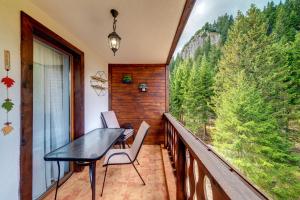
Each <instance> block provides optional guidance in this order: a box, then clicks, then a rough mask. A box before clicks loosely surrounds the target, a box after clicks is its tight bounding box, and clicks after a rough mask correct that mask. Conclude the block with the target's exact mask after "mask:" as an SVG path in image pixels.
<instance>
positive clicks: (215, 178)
mask: <svg viewBox="0 0 300 200" xmlns="http://www.w3.org/2000/svg"><path fill="white" fill-rule="evenodd" d="M164 130H165V132H164V134H165V137H164V138H165V140H164V142H165V144H164V145H143V146H142V149H141V152H140V155H139V157H138V160H139V163H140V165H137V168H138V170H139V171H140V173H141V175H142V176H143V177H144V180H145V182H146V185H145V186H144V185H142V184H141V182H140V179H139V177H138V176H137V174H136V173H135V171H134V169H133V168H132V166H130V165H122V166H112V167H110V168H109V171H108V176H107V182H106V187H105V190H104V194H103V196H102V198H100V193H101V187H100V186H101V185H102V181H103V176H104V169H105V168H104V167H102V163H103V160H100V161H98V164H97V166H98V167H97V173H96V174H97V179H96V181H97V183H96V184H97V190H96V191H97V192H96V196H97V198H99V199H145V200H146V199H208V200H213V199H238V200H240V199H249V200H250V199H251V200H255V199H268V198H267V196H265V195H264V194H263V193H262V192H260V191H259V190H258V189H257V188H256V187H255V186H253V185H252V184H251V183H250V182H249V181H248V180H247V179H246V178H245V177H243V176H242V175H241V174H240V173H239V172H238V171H236V170H235V169H234V168H233V167H232V166H230V165H229V164H228V163H227V162H225V161H224V160H223V159H222V158H220V157H219V156H218V155H217V154H216V153H215V152H214V151H213V150H212V149H211V148H210V147H209V146H207V145H206V144H204V143H203V142H202V141H201V140H199V139H198V138H196V137H195V136H194V135H193V134H192V133H190V132H189V131H188V130H187V129H185V128H184V126H183V125H182V124H180V123H179V122H178V121H177V120H176V119H175V118H174V117H173V116H172V115H171V114H169V113H165V114H164ZM54 195H55V191H54V190H53V191H52V192H50V194H49V195H47V196H46V197H45V198H44V199H45V200H51V199H54ZM90 197H91V189H90V184H89V175H88V169H87V168H85V169H84V170H83V171H82V172H81V173H74V174H73V175H72V176H71V177H70V178H69V180H68V181H66V183H64V184H63V185H62V187H61V188H60V190H59V193H58V199H64V200H68V199H74V200H76V199H78V200H79V199H89V198H90Z"/></svg>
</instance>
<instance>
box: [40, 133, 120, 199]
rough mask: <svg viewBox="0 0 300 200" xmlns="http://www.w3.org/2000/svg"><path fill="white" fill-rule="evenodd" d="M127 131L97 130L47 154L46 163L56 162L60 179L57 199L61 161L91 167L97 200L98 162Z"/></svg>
mask: <svg viewBox="0 0 300 200" xmlns="http://www.w3.org/2000/svg"><path fill="white" fill-rule="evenodd" d="M124 131H125V129H121V128H118V129H114V128H104V129H95V130H93V131H90V132H88V133H86V134H85V135H83V136H81V137H79V138H77V139H76V140H74V141H72V142H70V143H68V144H66V145H64V146H62V147H60V148H58V149H56V150H54V151H52V152H50V153H48V154H46V155H45V156H44V160H45V161H56V162H57V166H58V178H57V183H56V191H55V199H56V197H57V191H58V188H59V187H60V186H61V185H59V177H60V164H59V162H60V161H74V162H76V163H78V164H80V165H88V166H89V174H90V182H91V187H92V200H95V191H96V189H95V187H96V161H97V160H100V159H101V158H102V157H103V156H104V155H105V154H106V152H107V151H108V150H109V149H110V148H111V147H112V146H113V145H114V144H115V143H116V142H117V141H118V139H119V138H120V137H121V136H122V135H123V133H124Z"/></svg>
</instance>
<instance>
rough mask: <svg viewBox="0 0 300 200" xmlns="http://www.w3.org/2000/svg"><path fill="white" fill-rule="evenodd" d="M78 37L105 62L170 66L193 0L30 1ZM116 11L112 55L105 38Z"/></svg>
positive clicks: (110, 28) (109, 30) (110, 29)
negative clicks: (116, 47) (118, 39)
mask: <svg viewBox="0 0 300 200" xmlns="http://www.w3.org/2000/svg"><path fill="white" fill-rule="evenodd" d="M31 1H32V2H33V3H34V4H35V5H36V6H38V7H39V8H41V9H42V10H44V11H45V12H46V13H47V14H48V15H49V16H50V17H52V18H53V19H54V20H56V21H58V22H59V23H60V24H61V25H62V26H64V27H65V28H66V29H67V30H68V31H70V32H72V33H73V34H74V35H76V36H78V37H79V38H80V39H81V40H82V41H83V42H84V43H85V44H86V45H87V46H88V47H89V48H90V49H92V50H93V51H95V52H96V53H97V54H98V55H99V57H100V58H102V59H103V60H104V61H106V62H107V63H123V64H124V63H148V64H153V63H167V64H168V63H169V61H170V59H171V56H172V54H173V52H174V50H175V47H176V45H177V42H178V40H179V37H180V35H181V32H182V30H183V28H184V26H185V23H186V21H187V19H188V17H189V14H190V12H191V10H192V7H193V5H194V3H195V0H176V1H174V0H165V1H160V0H152V1H149V0H129V1H117V0H111V1H106V0H100V1H73V0H65V1H59V0H52V1H46V0H31ZM112 8H114V9H117V10H118V11H119V16H118V29H117V32H118V34H119V35H120V36H121V37H122V41H121V47H120V49H119V50H118V52H117V55H116V56H113V53H112V52H111V50H110V48H109V47H108V41H107V35H108V34H109V33H110V32H111V31H112V18H111V14H110V9H112Z"/></svg>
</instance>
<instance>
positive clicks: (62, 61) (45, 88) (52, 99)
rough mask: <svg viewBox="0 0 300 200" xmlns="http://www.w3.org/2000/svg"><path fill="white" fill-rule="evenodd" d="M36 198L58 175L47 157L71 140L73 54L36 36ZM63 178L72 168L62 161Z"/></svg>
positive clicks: (34, 193) (34, 165)
mask: <svg viewBox="0 0 300 200" xmlns="http://www.w3.org/2000/svg"><path fill="white" fill-rule="evenodd" d="M33 61H34V64H33V137H32V143H33V144H32V148H33V149H32V171H33V173H32V197H33V199H37V198H39V197H40V196H41V195H42V194H44V193H45V192H46V191H47V190H48V189H49V187H51V186H52V185H53V184H54V183H55V181H56V179H57V175H58V169H57V165H56V163H53V162H45V161H44V159H43V157H44V155H45V154H47V153H48V152H50V151H52V150H54V149H57V148H58V147H61V146H63V145H65V144H66V143H68V142H69V141H70V116H71V115H70V56H68V55H66V54H64V53H63V52H61V51H59V50H57V49H55V48H52V47H50V46H48V45H46V44H45V43H43V42H41V41H39V40H37V39H35V40H34V44H33ZM60 167H61V172H64V173H61V178H62V177H63V176H65V175H66V174H67V173H68V172H69V171H70V166H69V163H68V162H65V163H62V164H61V166H60Z"/></svg>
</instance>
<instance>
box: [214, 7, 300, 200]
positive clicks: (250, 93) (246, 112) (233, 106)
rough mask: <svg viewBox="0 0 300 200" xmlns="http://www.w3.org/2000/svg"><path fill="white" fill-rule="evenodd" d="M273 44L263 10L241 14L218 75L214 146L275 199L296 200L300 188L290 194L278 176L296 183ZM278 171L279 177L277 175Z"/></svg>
mask: <svg viewBox="0 0 300 200" xmlns="http://www.w3.org/2000/svg"><path fill="white" fill-rule="evenodd" d="M274 42H275V40H274V39H273V36H269V34H268V26H267V23H266V18H265V17H264V16H263V15H262V13H261V12H260V10H258V9H257V8H255V7H254V6H252V7H251V8H250V9H249V11H248V12H247V15H246V16H244V15H242V14H241V13H239V14H238V16H237V18H236V21H235V24H234V25H233V27H232V29H231V31H230V33H229V38H228V40H227V43H226V45H225V47H224V51H223V52H224V54H223V57H222V59H221V61H220V66H219V71H218V73H217V75H216V84H215V93H216V95H215V96H214V98H213V99H214V101H213V102H214V105H215V112H216V115H217V120H216V123H215V128H216V129H215V132H214V135H213V139H214V140H213V144H214V145H215V146H216V148H217V149H218V150H219V151H220V152H222V153H223V155H225V157H226V158H229V159H230V160H231V161H232V162H233V163H234V164H236V165H237V166H239V168H240V169H241V170H242V171H243V172H244V173H246V174H247V175H249V177H250V179H251V180H253V181H254V182H255V183H257V184H258V185H259V186H260V187H262V188H263V189H265V190H267V191H269V192H270V193H271V194H272V195H273V196H274V197H276V198H282V196H281V195H282V193H285V194H288V195H289V196H293V198H291V199H295V198H294V197H295V195H299V194H300V193H299V192H300V187H299V186H300V185H299V184H294V185H293V186H292V187H289V188H287V187H286V182H285V181H286V180H285V178H282V177H279V176H278V174H280V175H284V176H289V177H290V181H293V183H295V182H297V177H296V170H299V168H298V167H297V164H298V161H297V159H298V158H297V156H296V155H292V154H291V153H290V151H291V148H292V146H293V144H292V143H291V141H289V140H288V137H286V136H287V134H285V132H284V131H283V128H284V127H286V126H287V121H288V120H287V115H288V112H287V110H288V109H287V108H288V106H287V105H288V103H287V102H288V99H289V95H288V93H287V92H286V90H285V89H286V88H287V84H286V83H285V82H284V80H285V79H286V69H287V68H286V67H284V59H283V58H282V57H284V56H283V55H282V52H281V51H280V46H278V45H276V44H274ZM276 168H280V169H281V171H280V173H279V172H278V173H277V174H276V173H274V172H276ZM255 170H256V172H255ZM257 172H259V173H257Z"/></svg>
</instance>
